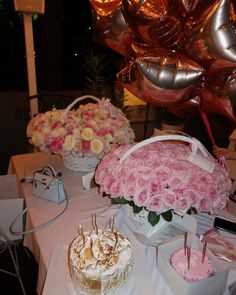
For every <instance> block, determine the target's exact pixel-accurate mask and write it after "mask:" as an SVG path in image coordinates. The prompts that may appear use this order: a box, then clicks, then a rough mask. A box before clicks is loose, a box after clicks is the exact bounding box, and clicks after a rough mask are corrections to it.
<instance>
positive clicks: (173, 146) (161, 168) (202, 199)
mask: <svg viewBox="0 0 236 295" xmlns="http://www.w3.org/2000/svg"><path fill="white" fill-rule="evenodd" d="M186 143H187V144H186ZM190 156H191V157H190ZM192 159H197V161H198V162H197V161H194V160H192ZM95 181H96V183H97V184H98V185H99V186H100V192H101V193H103V194H105V195H107V196H109V197H110V198H111V199H112V201H113V203H116V204H124V205H125V207H126V208H127V209H128V210H126V213H128V215H129V216H131V217H132V216H133V217H134V219H136V220H138V221H140V222H141V223H144V221H145V222H147V221H149V223H150V224H151V225H153V226H154V225H156V224H157V223H158V222H159V220H160V217H162V218H163V219H164V220H166V221H168V222H169V221H171V220H172V218H173V216H174V214H177V215H178V216H183V215H184V214H192V213H197V212H212V211H214V210H215V209H223V208H224V207H225V206H226V205H227V201H228V196H229V192H230V188H231V181H230V178H229V174H228V171H227V170H226V169H225V168H224V167H222V166H221V165H220V164H219V163H218V162H217V160H216V159H214V158H213V157H212V156H211V155H210V154H209V153H208V151H207V150H206V149H205V148H204V146H203V145H202V144H201V143H200V142H199V141H198V140H197V139H193V138H190V137H186V136H182V135H162V136H156V137H152V138H149V139H147V140H144V141H143V142H140V143H137V144H131V145H126V146H121V147H118V148H116V149H113V150H112V151H111V152H110V153H109V154H107V155H106V156H105V157H104V158H103V159H102V160H101V162H100V163H99V164H98V166H97V169H96V172H95ZM131 209H132V210H131ZM175 216H176V215H175Z"/></svg>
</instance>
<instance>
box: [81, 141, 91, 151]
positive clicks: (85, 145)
mask: <svg viewBox="0 0 236 295" xmlns="http://www.w3.org/2000/svg"><path fill="white" fill-rule="evenodd" d="M82 149H83V150H84V152H88V151H89V150H90V141H88V140H83V141H82Z"/></svg>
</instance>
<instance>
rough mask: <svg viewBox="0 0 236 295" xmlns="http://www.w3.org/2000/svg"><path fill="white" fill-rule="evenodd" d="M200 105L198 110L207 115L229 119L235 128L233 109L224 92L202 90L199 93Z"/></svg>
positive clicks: (235, 120)
mask: <svg viewBox="0 0 236 295" xmlns="http://www.w3.org/2000/svg"><path fill="white" fill-rule="evenodd" d="M200 96H201V103H200V108H201V110H202V111H203V112H205V113H207V114H217V115H220V116H222V117H225V118H227V119H229V120H230V121H231V122H232V123H233V125H234V126H236V118H235V116H234V113H233V108H232V104H231V102H230V100H229V99H228V95H227V93H226V91H223V90H221V91H220V90H219V91H218V92H216V91H211V90H210V89H203V90H201V91H200Z"/></svg>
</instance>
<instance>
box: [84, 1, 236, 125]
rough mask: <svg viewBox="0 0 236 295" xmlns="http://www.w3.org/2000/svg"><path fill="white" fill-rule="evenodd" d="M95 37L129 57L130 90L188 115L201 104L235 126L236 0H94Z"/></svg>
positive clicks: (123, 77)
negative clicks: (190, 110) (235, 8)
mask: <svg viewBox="0 0 236 295" xmlns="http://www.w3.org/2000/svg"><path fill="white" fill-rule="evenodd" d="M90 2H91V5H92V10H93V18H94V40H95V41H96V42H99V43H102V44H103V45H106V46H107V47H109V48H111V49H114V50H115V51H117V52H119V53H120V54H122V55H124V56H126V57H127V58H128V60H129V62H128V64H127V66H126V67H125V68H124V69H123V70H122V71H120V72H119V73H118V74H117V77H118V79H119V80H120V81H121V82H122V83H123V85H124V86H125V88H127V89H128V90H129V91H130V92H131V93H133V94H134V95H136V96H137V97H139V98H140V99H142V100H144V101H146V102H147V103H151V104H155V105H157V106H160V107H166V108H168V109H169V110H170V111H171V112H173V113H175V114H177V115H179V116H184V114H185V112H186V111H187V110H189V109H195V108H199V109H200V110H201V111H202V112H205V113H208V114H217V115H220V116H223V117H226V118H227V119H229V120H230V121H231V122H232V123H233V126H236V118H235V115H234V112H233V108H235V101H236V15H235V11H234V7H233V0H90Z"/></svg>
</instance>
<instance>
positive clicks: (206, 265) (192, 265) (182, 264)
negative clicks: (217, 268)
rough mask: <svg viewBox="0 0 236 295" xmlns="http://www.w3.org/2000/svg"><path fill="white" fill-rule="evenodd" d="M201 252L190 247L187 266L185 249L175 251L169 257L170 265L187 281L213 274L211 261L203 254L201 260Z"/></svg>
mask: <svg viewBox="0 0 236 295" xmlns="http://www.w3.org/2000/svg"><path fill="white" fill-rule="evenodd" d="M202 255H203V254H202V252H201V251H199V250H196V249H191V255H190V260H189V266H188V258H187V255H186V252H185V249H184V248H183V249H179V250H177V251H175V252H174V253H173V254H172V256H171V259H170V263H171V265H172V267H173V268H174V269H175V270H176V271H177V273H178V274H179V275H180V276H181V277H182V278H184V279H185V280H186V281H188V282H196V281H199V280H202V279H205V278H208V277H210V276H211V275H212V274H213V268H212V263H211V260H210V259H209V257H207V256H205V257H204V261H203V260H202Z"/></svg>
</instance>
